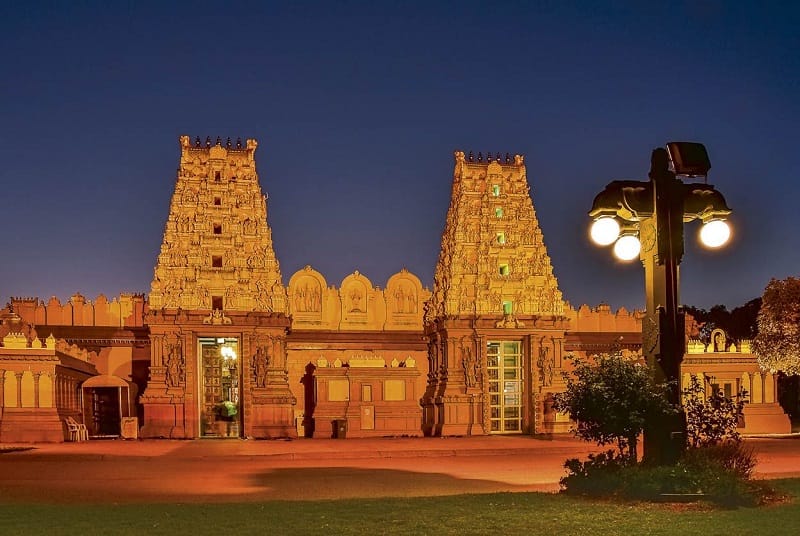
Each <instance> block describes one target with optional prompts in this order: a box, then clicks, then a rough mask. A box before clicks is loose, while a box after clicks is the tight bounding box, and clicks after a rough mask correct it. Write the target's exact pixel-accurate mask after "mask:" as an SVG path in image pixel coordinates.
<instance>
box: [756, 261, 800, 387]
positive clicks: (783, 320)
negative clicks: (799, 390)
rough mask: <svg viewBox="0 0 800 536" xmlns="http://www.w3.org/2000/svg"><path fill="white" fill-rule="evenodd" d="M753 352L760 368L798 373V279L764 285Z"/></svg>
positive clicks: (799, 349) (799, 296)
mask: <svg viewBox="0 0 800 536" xmlns="http://www.w3.org/2000/svg"><path fill="white" fill-rule="evenodd" d="M753 353H754V354H755V355H756V357H757V358H758V364H759V365H760V366H761V367H762V368H763V369H766V370H769V371H770V372H772V373H776V372H785V373H786V374H789V375H796V374H800V279H797V278H794V277H789V278H786V279H772V280H771V281H770V282H769V284H767V287H766V288H765V289H764V295H763V296H762V303H761V310H760V311H759V313H758V334H757V335H756V338H755V340H754V341H753Z"/></svg>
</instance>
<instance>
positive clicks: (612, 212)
mask: <svg viewBox="0 0 800 536" xmlns="http://www.w3.org/2000/svg"><path fill="white" fill-rule="evenodd" d="M697 146H699V147H700V148H701V149H702V157H703V158H702V159H704V162H703V165H701V166H700V170H701V172H702V173H700V174H701V175H703V176H704V175H705V174H706V173H707V172H708V169H709V168H710V163H708V156H707V155H706V153H705V148H703V147H702V146H701V145H699V144H682V143H671V144H668V147H670V149H671V150H672V152H674V155H673V158H670V156H671V155H670V153H668V152H667V150H665V149H662V148H658V149H655V150H654V151H653V154H652V157H651V162H650V174H649V175H650V180H649V181H648V182H641V181H613V182H611V183H609V184H608V185H607V186H606V188H605V190H603V192H601V193H600V194H599V195H598V196H597V197H596V198H595V200H594V204H593V206H592V210H591V211H590V212H589V215H590V216H592V217H595V218H601V217H613V218H615V219H616V220H618V221H621V222H622V224H623V228H624V229H627V230H628V231H630V230H631V229H633V230H636V231H638V233H639V242H640V244H641V249H640V252H639V258H640V259H641V261H642V264H643V265H644V272H645V295H646V316H645V318H644V320H643V322H642V350H643V354H644V356H645V358H646V360H647V363H648V365H649V367H650V369H651V371H652V374H653V377H654V379H655V380H656V381H657V382H670V388H669V395H668V396H669V401H670V402H671V403H673V404H676V405H679V404H680V402H681V381H680V376H681V375H680V367H681V362H682V361H683V354H684V349H685V332H684V320H683V312H682V311H681V309H680V305H679V304H680V294H679V277H678V267H679V265H680V263H681V259H682V258H683V224H684V222H688V221H691V220H694V219H702V220H703V221H710V220H711V219H715V218H724V217H726V216H727V215H728V214H730V212H731V210H730V209H729V208H728V206H727V204H726V203H725V199H724V198H723V197H722V194H720V193H719V192H718V191H716V190H715V189H714V187H713V186H710V185H708V184H699V183H691V184H684V183H683V182H682V181H681V180H680V179H678V178H677V177H676V174H675V172H673V171H671V170H670V164H672V165H673V167H674V168H675V170H676V171H678V172H681V171H684V172H685V171H686V169H688V170H690V171H691V173H686V174H692V175H695V174H696V173H694V172H695V171H697V170H696V169H695V168H693V167H686V169H684V168H683V167H682V165H683V164H686V162H685V161H684V160H686V156H687V155H686V152H687V150H688V149H691V150H697ZM681 149H683V150H684V153H683V154H682V153H681V152H680V150H681ZM681 156H683V158H681ZM685 447H686V421H685V417H684V414H683V412H679V413H678V414H674V415H667V416H656V417H654V418H651V419H648V421H647V423H646V425H645V428H644V456H645V462H647V463H652V464H655V465H667V464H672V463H674V462H675V461H677V459H678V458H679V457H680V455H681V454H682V452H683V451H684V449H685Z"/></svg>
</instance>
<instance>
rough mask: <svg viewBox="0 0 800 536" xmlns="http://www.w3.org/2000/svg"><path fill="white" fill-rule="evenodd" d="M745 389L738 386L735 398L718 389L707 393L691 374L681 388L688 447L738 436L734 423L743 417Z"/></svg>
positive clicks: (714, 443) (736, 440)
mask: <svg viewBox="0 0 800 536" xmlns="http://www.w3.org/2000/svg"><path fill="white" fill-rule="evenodd" d="M746 398H747V392H746V391H745V390H743V389H742V390H740V391H739V393H738V394H737V396H736V398H735V399H733V398H728V397H726V396H725V394H724V393H723V392H722V391H720V390H717V391H716V392H713V393H711V394H710V395H706V393H705V386H704V385H703V384H702V383H701V382H700V380H698V379H697V377H696V376H694V375H693V376H692V380H691V383H690V384H689V386H688V387H687V388H685V389H684V390H683V409H684V411H685V412H686V436H687V439H688V443H689V446H690V447H693V448H698V447H706V446H713V445H719V444H721V443H724V442H735V443H738V442H739V441H740V440H741V437H740V436H739V432H737V431H736V427H737V426H738V425H739V422H740V421H741V419H742V415H743V412H744V405H745V400H746Z"/></svg>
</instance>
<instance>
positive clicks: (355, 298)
mask: <svg viewBox="0 0 800 536" xmlns="http://www.w3.org/2000/svg"><path fill="white" fill-rule="evenodd" d="M350 312H351V313H362V312H363V311H362V310H361V292H360V291H359V290H358V289H353V290H352V291H351V292H350Z"/></svg>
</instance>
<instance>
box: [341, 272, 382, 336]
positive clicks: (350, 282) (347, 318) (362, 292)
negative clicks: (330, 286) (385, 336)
mask: <svg viewBox="0 0 800 536" xmlns="http://www.w3.org/2000/svg"><path fill="white" fill-rule="evenodd" d="M376 294H379V293H377V292H376V291H375V289H374V288H373V286H372V282H371V281H370V280H369V279H367V278H366V277H365V276H364V275H363V274H361V273H360V272H359V271H358V270H356V271H355V272H353V273H352V274H350V275H348V276H347V277H345V278H344V279H343V280H342V285H341V287H340V288H339V299H340V303H341V311H342V316H341V318H342V321H341V324H340V326H341V328H342V329H374V328H376V327H377V328H378V329H380V326H381V325H382V324H383V322H382V318H380V317H382V316H384V315H385V304H384V303H383V297H382V295H380V299H379V300H376ZM381 313H382V314H381ZM376 321H377V324H379V325H377V326H376V325H375V324H376Z"/></svg>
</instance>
